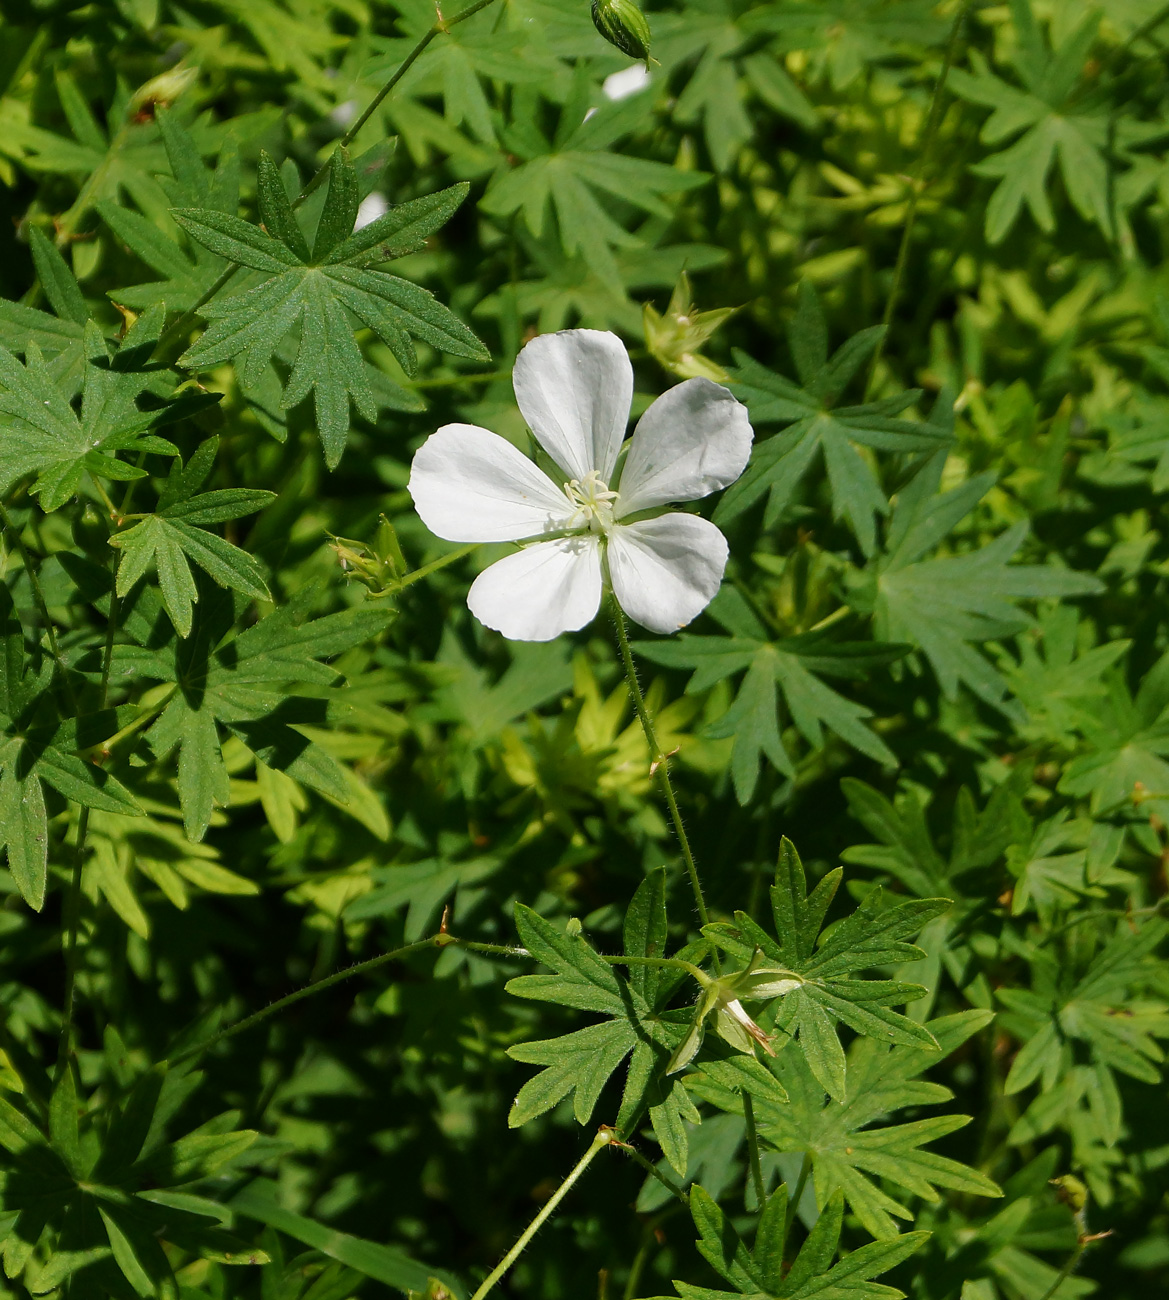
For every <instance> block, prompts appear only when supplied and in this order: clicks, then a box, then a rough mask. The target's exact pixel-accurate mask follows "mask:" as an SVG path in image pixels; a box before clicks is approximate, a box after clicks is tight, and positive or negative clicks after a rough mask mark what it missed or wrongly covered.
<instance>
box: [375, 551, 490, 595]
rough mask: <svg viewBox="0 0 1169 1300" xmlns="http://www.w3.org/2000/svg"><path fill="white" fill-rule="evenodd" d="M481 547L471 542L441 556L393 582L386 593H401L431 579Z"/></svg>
mask: <svg viewBox="0 0 1169 1300" xmlns="http://www.w3.org/2000/svg"><path fill="white" fill-rule="evenodd" d="M481 545H482V543H481V542H469V543H468V544H467V545H466V546H460V547H459V549H458V550H457V551H449V552H448V553H447V554H446V555H440V556H439V557H438V559H437V560H431V562H430V563H429V564H424V565H423V566H422V567H421V568H420V569H414V570H413V572H411V573H407V574H406V575H405V576H404V577H401V578H399V579H398V580H397V581H396V582H391V583H390V585H389V586H388V587H387V588H386V591H387V592H394V591H401V590H402V588H403V587H409V586H410V585H411V583H415V582H419V581H420V580H421V579H423V578H429V577H430V575H431V574H432V573H437V572H438V571H439V569H445V568H446V567H447V565H448V564H454V562H455V561H456V560H461V559H462V558H463V556H465V555H470V554H471V552H472V551H475V550H478V548H479V547H480V546H481Z"/></svg>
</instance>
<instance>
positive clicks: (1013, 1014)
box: [998, 917, 1169, 1105]
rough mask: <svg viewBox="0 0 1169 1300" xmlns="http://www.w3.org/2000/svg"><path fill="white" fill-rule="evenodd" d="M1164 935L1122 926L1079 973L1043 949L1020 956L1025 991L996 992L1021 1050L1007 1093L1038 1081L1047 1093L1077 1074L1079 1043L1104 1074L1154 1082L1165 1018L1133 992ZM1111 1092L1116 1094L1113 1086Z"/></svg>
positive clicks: (1161, 925) (1167, 1031) (1168, 1025)
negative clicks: (1026, 973) (1027, 974)
mask: <svg viewBox="0 0 1169 1300" xmlns="http://www.w3.org/2000/svg"><path fill="white" fill-rule="evenodd" d="M1166 935H1169V925H1167V924H1166V922H1165V921H1164V920H1162V919H1161V918H1160V917H1154V918H1152V919H1150V920H1147V921H1145V922H1144V923H1143V924H1142V925H1141V926H1140V927H1139V928H1136V927H1135V926H1134V924H1133V923H1131V922H1129V921H1127V920H1125V921H1123V922H1121V923H1120V925H1119V926H1118V927H1117V930H1116V933H1115V934H1114V935H1113V936H1112V938H1111V939H1110V940H1109V941H1108V942H1107V943H1106V944H1104V946H1103V947H1102V948H1101V949H1100V950H1099V952H1097V953H1096V954H1095V956H1094V957H1093V958H1092V959H1091V961H1090V962H1088V963H1087V965H1086V967H1083V968H1082V969H1081V970H1077V964H1076V963H1075V962H1074V960H1067V961H1066V962H1064V963H1063V964H1061V963H1060V962H1059V961H1058V960H1057V959H1056V956H1055V955H1054V954H1053V953H1052V952H1051V951H1050V950H1049V949H1048V950H1045V949H1042V948H1037V947H1029V948H1028V949H1025V950H1024V953H1023V955H1024V956H1025V957H1026V958H1027V960H1028V962H1029V964H1030V966H1031V987H1030V988H1029V989H1021V988H1003V989H1000V990H999V992H998V997H999V1000H1000V1001H1001V1002H1002V1004H1003V1005H1004V1006H1005V1007H1006V1008H1007V1011H1006V1012H1005V1013H1003V1015H1002V1017H1001V1023H1002V1025H1003V1027H1004V1028H1005V1029H1007V1030H1008V1032H1010V1033H1011V1034H1013V1035H1014V1036H1015V1037H1016V1038H1018V1039H1019V1040H1021V1041H1022V1043H1023V1046H1022V1047H1021V1048H1020V1050H1019V1052H1018V1055H1017V1056H1016V1057H1015V1059H1014V1062H1013V1064H1012V1065H1011V1069H1010V1072H1009V1073H1008V1075H1007V1081H1006V1090H1007V1092H1008V1093H1015V1092H1021V1091H1022V1090H1023V1089H1024V1088H1028V1087H1030V1086H1031V1085H1032V1084H1034V1083H1035V1082H1037V1081H1041V1083H1042V1086H1043V1088H1044V1090H1045V1091H1050V1090H1051V1089H1053V1088H1054V1087H1055V1086H1056V1084H1057V1083H1059V1081H1060V1080H1061V1079H1062V1078H1063V1077H1064V1076H1065V1075H1066V1074H1068V1073H1069V1072H1071V1071H1072V1070H1073V1069H1074V1068H1075V1065H1076V1057H1077V1052H1076V1050H1075V1047H1076V1045H1077V1044H1082V1048H1081V1052H1083V1051H1086V1052H1087V1054H1088V1055H1089V1057H1090V1060H1091V1062H1092V1064H1093V1065H1094V1066H1096V1067H1097V1068H1098V1069H1101V1070H1103V1071H1104V1073H1106V1074H1109V1075H1111V1074H1112V1073H1114V1072H1116V1071H1119V1072H1120V1073H1121V1074H1125V1075H1128V1076H1129V1077H1130V1078H1133V1079H1139V1080H1141V1082H1143V1083H1152V1084H1155V1083H1157V1082H1159V1081H1160V1078H1161V1063H1162V1061H1163V1060H1164V1055H1165V1054H1164V1051H1163V1050H1162V1048H1161V1047H1160V1045H1159V1044H1158V1043H1157V1041H1156V1040H1157V1039H1158V1038H1165V1037H1169V1012H1167V1011H1166V1008H1165V1005H1164V1003H1163V1002H1162V1001H1159V1000H1153V999H1151V998H1150V999H1147V1000H1146V999H1142V998H1141V996H1140V995H1139V992H1138V990H1139V989H1141V988H1142V987H1143V986H1144V985H1145V984H1146V983H1147V982H1148V980H1149V977H1150V975H1151V974H1152V972H1153V970H1154V969H1155V966H1154V962H1153V960H1152V955H1153V954H1154V953H1155V952H1156V951H1157V949H1158V948H1159V947H1161V945H1162V944H1163V943H1164V942H1165V938H1166ZM1111 1087H1112V1089H1113V1090H1115V1089H1116V1085H1115V1082H1112V1084H1111ZM1117 1104H1118V1105H1119V1096H1118V1097H1117Z"/></svg>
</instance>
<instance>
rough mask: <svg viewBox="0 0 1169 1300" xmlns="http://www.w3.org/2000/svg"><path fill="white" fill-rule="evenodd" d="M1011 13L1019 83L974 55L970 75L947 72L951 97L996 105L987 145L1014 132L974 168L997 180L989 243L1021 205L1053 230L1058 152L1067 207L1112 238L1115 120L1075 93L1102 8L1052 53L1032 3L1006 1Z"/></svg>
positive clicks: (1003, 235) (986, 130) (1101, 107)
mask: <svg viewBox="0 0 1169 1300" xmlns="http://www.w3.org/2000/svg"><path fill="white" fill-rule="evenodd" d="M1011 13H1012V17H1013V19H1014V26H1015V30H1016V32H1017V33H1018V43H1017V45H1016V47H1015V52H1014V56H1013V59H1012V62H1013V64H1014V68H1015V72H1016V74H1017V76H1018V78H1019V80H1020V81H1021V82H1022V83H1023V88H1022V89H1020V88H1019V87H1017V86H1014V85H1011V84H1010V83H1009V82H1007V81H1004V80H1003V79H1002V78H1001V77H998V76H996V75H995V74H994V73H992V72H991V71H990V70H989V68H988V67H987V66H986V64H985V62H984V61H983V60H982V59H981V58H979V57H978V56H977V55H976V56H973V61H974V66H975V74H974V75H971V74H970V73H968V72H964V71H962V69H960V68H955V69H952V70H951V74H950V84H951V86H952V87H953V88H954V91H955V92H956V93H957V94H959V95H961V96H962V97H963V98H964V99H967V100H970V101H971V102H973V103H976V104H983V105H985V106H986V107H988V108H993V109H994V110H995V111H994V113H993V114H992V115H991V117H990V118H989V119H988V120H987V122H986V125H985V126H984V127H983V129H982V139H983V141H984V142H985V143H987V144H992V145H993V144H1001V143H1003V142H1004V141H1006V140H1010V139H1011V138H1012V137H1015V136H1017V137H1018V139H1016V140H1015V143H1014V144H1012V145H1010V146H1009V147H1008V148H1006V149H1004V150H1002V151H1001V152H1000V153H996V154H993V155H992V156H991V157H989V158H987V159H986V160H985V161H984V162H981V163H979V164H977V165H976V166H975V168H974V171H976V172H977V173H978V174H979V175H982V176H990V177H994V178H998V180H999V184H998V185H997V186H996V188H995V192H994V193H993V194H992V195H991V199H990V202H989V203H988V204H987V208H986V237H987V239H988V240H990V242H991V243H992V244H995V243H998V242H1000V241H1001V240H1003V239H1005V238H1006V236H1007V235H1008V234H1009V233H1010V230H1011V227H1012V226H1013V225H1014V224H1015V222H1016V220H1017V219H1018V217H1019V213H1020V212H1021V211H1022V208H1023V204H1024V203H1026V205H1027V207H1028V208H1029V209H1030V211H1031V215H1032V216H1033V217H1034V219H1035V222H1036V224H1037V225H1038V226H1039V228H1040V229H1041V230H1044V231H1051V230H1052V229H1054V226H1055V217H1054V214H1053V213H1052V208H1051V200H1050V198H1049V196H1048V192H1047V187H1048V182H1049V177H1050V175H1051V170H1052V167H1053V165H1054V163H1055V160H1056V158H1057V157H1058V158H1059V164H1060V172H1061V175H1062V177H1063V181H1064V186H1065V188H1066V190H1067V194H1068V198H1069V199H1071V202H1072V205H1073V206H1074V207H1075V209H1076V210H1077V211H1078V212H1079V213H1080V215H1081V216H1082V217H1083V218H1084V219H1085V220H1087V221H1092V222H1094V223H1095V224H1096V225H1098V226H1099V227H1100V229H1101V230H1102V231H1103V232H1104V233H1105V234H1106V235H1112V234H1113V221H1112V211H1111V205H1110V201H1109V187H1110V179H1109V171H1110V167H1109V162H1108V157H1107V154H1108V153H1109V152H1113V151H1114V150H1115V143H1116V142H1115V141H1110V140H1109V136H1110V134H1111V133H1113V132H1114V130H1115V119H1114V118H1113V117H1112V115H1111V114H1110V112H1109V110H1108V108H1107V106H1106V105H1104V104H1102V103H1099V102H1096V103H1092V102H1091V101H1088V102H1087V103H1085V102H1084V101H1083V100H1082V98H1081V99H1080V102H1077V95H1076V92H1077V90H1078V84H1077V83H1079V81H1080V78H1081V76H1082V75H1083V71H1084V67H1085V63H1086V60H1087V57H1088V52H1089V51H1090V49H1091V48H1092V45H1093V44H1094V43H1095V39H1096V33H1097V30H1098V28H1099V25H1100V13H1099V12H1098V11H1095V12H1091V13H1089V14H1088V15H1087V16H1086V18H1085V19H1084V21H1083V22H1082V23H1081V24H1080V26H1079V27H1078V28H1077V29H1076V30H1075V31H1074V32H1072V33H1071V34H1070V35H1069V36H1068V37H1067V39H1066V40H1065V41H1064V42H1063V44H1062V45H1061V46H1059V48H1058V49H1055V50H1049V49H1048V48H1047V46H1046V43H1045V42H1044V39H1043V37H1042V35H1041V33H1040V29H1039V24H1038V22H1037V21H1036V19H1035V16H1034V14H1033V12H1032V8H1031V0H1012V3H1011ZM1122 120H1123V119H1122ZM1134 125H1135V124H1134ZM1020 133H1022V134H1020Z"/></svg>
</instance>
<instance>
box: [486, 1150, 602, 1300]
mask: <svg viewBox="0 0 1169 1300" xmlns="http://www.w3.org/2000/svg"><path fill="white" fill-rule="evenodd" d="M611 1141H612V1131H611V1130H610V1129H601V1131H600V1132H599V1133H598V1134H597V1136H596V1137H595V1138H593V1140H592V1142H591V1143H590V1144H589V1149H588V1150H587V1151H586V1152H585V1153H584V1155H583V1156H581V1158H580V1159H579V1160H578V1161H577V1162H576V1164H575V1165H574V1166H573V1168H572V1170H571V1172H570V1173H569V1174H568V1176H567V1177H566V1178H565V1180H564V1182H562V1183H561V1184H560V1186H559V1187H558V1188H557V1189H556V1190H555V1191H554V1192H553V1193H552V1195H551V1196H550V1197H549V1198H548V1200H547V1201H546V1202H545V1203H544V1207H543V1209H541V1211H540V1213H539V1214H537V1215H536V1217H535V1218H534V1219H533V1220H532V1221H531V1223H529V1224H528V1226H527V1227H526V1228H525V1229H524V1230H523V1232H522V1233H521V1234H520V1238H519V1240H518V1241H517V1242H516V1244H515V1245H514V1246H513V1247H512V1248H511V1250H509V1251H508V1252H507V1254H506V1255H504V1257H503V1259H501V1260H500V1261H499V1263H498V1264H497V1265H496V1266H495V1267H494V1268H493V1269H492V1270H491V1272H490V1273H488V1274H487V1276H486V1278H484V1280H483V1284H482V1285H481V1286H480V1287H479V1289H478V1290H477V1291H476V1292H475V1294H474V1295H473V1296H472V1297H471V1300H483V1297H484V1296H485V1295H487V1293H488V1292H489V1291H490V1290H491V1289H492V1287H494V1286H495V1284H496V1282H498V1281H499V1280H500V1278H502V1277H503V1276H504V1275H505V1274H506V1273H507V1272H508V1270H509V1269H510V1268H511V1266H512V1265H513V1264H514V1263H515V1262H516V1260H517V1259H519V1257H520V1255H522V1254H523V1252H524V1250H525V1248H526V1247H527V1244H528V1242H529V1241H531V1240H532V1238H533V1237H534V1236H535V1235H536V1233H537V1232H539V1231H540V1229H541V1228H542V1227H543V1226H544V1224H545V1223H546V1222H547V1221H548V1220H549V1219H550V1218H551V1217H552V1215H553V1214H554V1213H555V1212H556V1207H557V1206H558V1205H559V1204H560V1202H561V1201H562V1200H564V1198H565V1197H566V1196H567V1195H568V1193H569V1192H570V1191H571V1190H572V1188H573V1185H574V1184H575V1183H576V1181H577V1180H578V1179H579V1178H580V1176H581V1174H583V1173H584V1171H585V1170H586V1169H587V1168H588V1167H589V1165H591V1164H592V1162H593V1160H594V1159H595V1157H596V1155H597V1152H598V1151H601V1150H602V1149H603V1148H605V1147H607V1146H608V1145H609V1143H610V1142H611Z"/></svg>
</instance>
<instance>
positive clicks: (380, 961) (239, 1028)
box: [168, 935, 442, 1069]
mask: <svg viewBox="0 0 1169 1300" xmlns="http://www.w3.org/2000/svg"><path fill="white" fill-rule="evenodd" d="M441 937H442V936H440V935H432V936H431V937H430V938H428V939H420V940H419V941H418V942H417V943H408V944H407V945H406V946H405V947H404V948H395V949H394V950H393V951H392V952H383V953H381V954H380V955H379V956H377V957H370V958H369V960H368V961H359V962H358V963H357V964H356V965H354V966H346V968H345V969H344V970H339V971H337V972H336V974H334V975H328V976H326V977H325V978H324V979H322V980H317V981H315V982H314V983H312V984H306V985H305V986H304V988H302V989H297V990H296V992H295V993H289V994H288V996H287V997H283V998H278V999H277V1000H276V1001H275V1002H270V1003H269V1004H268V1005H267V1006H266V1007H264V1008H263V1009H262V1010H260V1011H256V1012H253V1013H252V1015H250V1016H245V1017H244V1019H243V1020H239V1021H237V1022H236V1023H235V1024H234V1025H228V1026H227V1028H226V1029H221V1030H219V1032H218V1033H215V1034H212V1035H211V1037H210V1038H205V1039H204V1040H203V1042H201V1043H196V1044H195V1046H194V1047H188V1048H187V1050H186V1051H185V1052H180V1053H179V1054H178V1056H176V1057H174V1058H173V1060H171V1061H169V1062H168V1065H169V1066H170V1068H172V1069H173V1068H174V1067H175V1066H176V1065H180V1064H182V1063H183V1062H184V1061H189V1060H190V1059H191V1058H192V1057H194V1056H199V1055H200V1054H201V1053H203V1052H208V1051H210V1050H211V1048H213V1047H215V1046H217V1045H218V1044H219V1043H222V1042H225V1041H226V1040H227V1039H229V1038H234V1037H235V1036H236V1035H237V1034H242V1033H246V1032H247V1030H249V1029H254V1028H255V1027H256V1025H258V1024H262V1023H263V1022H264V1021H265V1020H267V1019H268V1017H269V1016H275V1015H278V1014H279V1013H280V1012H281V1011H285V1010H287V1009H288V1008H289V1007H291V1006H293V1005H295V1004H296V1003H297V1002H303V1001H304V999H305V998H311V997H313V996H314V995H315V994H317V993H324V992H325V990H326V989H331V988H332V987H333V986H334V985H335V984H340V983H341V982H342V981H343V980H348V979H352V978H353V977H354V976H355V975H364V974H365V973H366V972H367V971H371V970H377V968H378V967H379V966H384V965H385V964H386V963H387V962H391V961H397V960H399V959H400V958H402V957H408V956H409V955H410V954H411V953H415V952H422V951H423V950H424V949H426V948H433V947H436V946H438V941H439V939H440V938H441Z"/></svg>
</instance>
